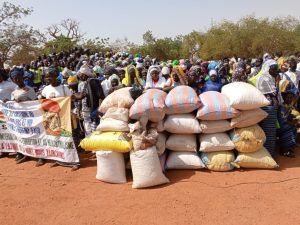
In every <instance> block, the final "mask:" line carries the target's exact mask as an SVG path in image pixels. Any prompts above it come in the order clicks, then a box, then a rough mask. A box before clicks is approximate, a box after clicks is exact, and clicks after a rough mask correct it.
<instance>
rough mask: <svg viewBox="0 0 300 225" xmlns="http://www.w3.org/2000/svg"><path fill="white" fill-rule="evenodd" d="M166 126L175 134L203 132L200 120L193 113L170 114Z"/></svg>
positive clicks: (166, 128)
mask: <svg viewBox="0 0 300 225" xmlns="http://www.w3.org/2000/svg"><path fill="white" fill-rule="evenodd" d="M164 128H165V130H166V131H168V132H170V133H173V134H195V133H201V129H200V124H199V121H198V120H197V119H196V118H195V116H194V115H193V114H175V115H169V116H168V117H167V119H166V121H165V123H164Z"/></svg>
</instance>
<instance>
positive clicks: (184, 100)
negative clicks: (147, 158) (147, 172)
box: [164, 86, 204, 169]
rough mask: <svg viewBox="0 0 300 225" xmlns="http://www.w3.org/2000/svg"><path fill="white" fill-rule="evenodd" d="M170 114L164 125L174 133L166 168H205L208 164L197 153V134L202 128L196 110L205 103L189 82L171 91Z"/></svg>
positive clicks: (169, 100)
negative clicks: (205, 164)
mask: <svg viewBox="0 0 300 225" xmlns="http://www.w3.org/2000/svg"><path fill="white" fill-rule="evenodd" d="M165 104H166V112H167V114H168V117H167V119H166V121H165V122H164V129H165V130H166V131H167V132H169V133H170V136H169V137H168V140H167V142H166V148H167V149H169V150H171V151H170V154H169V156H168V159H167V162H166V169H201V168H203V167H204V164H203V163H202V161H201V159H200V157H199V156H198V154H197V136H196V134H198V133H200V132H201V129H200V125H199V121H198V120H197V119H196V118H195V116H194V115H193V114H192V112H193V111H194V110H196V109H198V108H199V107H200V106H201V102H200V99H199V97H198V96H197V94H196V93H195V91H194V90H193V89H192V88H191V87H188V86H178V87H175V88H174V89H173V90H172V91H170V92H169V94H168V95H167V98H166V101H165Z"/></svg>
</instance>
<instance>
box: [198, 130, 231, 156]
mask: <svg viewBox="0 0 300 225" xmlns="http://www.w3.org/2000/svg"><path fill="white" fill-rule="evenodd" d="M199 141H200V149H199V151H201V152H216V151H229V150H233V149H234V144H233V142H232V141H231V140H230V138H229V136H228V134H227V133H215V134H200V135H199Z"/></svg>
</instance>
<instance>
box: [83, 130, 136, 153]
mask: <svg viewBox="0 0 300 225" xmlns="http://www.w3.org/2000/svg"><path fill="white" fill-rule="evenodd" d="M80 146H81V147H82V148H83V149H84V150H86V151H115V152H129V151H130V150H131V149H132V141H131V139H130V138H129V137H128V135H127V133H126V132H103V133H101V132H99V131H95V132H93V133H92V134H91V135H89V136H88V137H86V138H84V139H83V140H82V141H81V142H80Z"/></svg>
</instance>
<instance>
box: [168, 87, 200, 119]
mask: <svg viewBox="0 0 300 225" xmlns="http://www.w3.org/2000/svg"><path fill="white" fill-rule="evenodd" d="M165 104H166V107H167V108H166V113H167V114H182V113H190V112H193V111H194V110H195V109H198V108H199V107H200V106H201V102H200V99H199V97H198V96H197V94H196V92H195V91H194V89H193V88H191V87H189V86H183V85H182V86H177V87H175V88H174V89H172V90H171V91H170V92H169V94H168V95H167V98H166V101H165Z"/></svg>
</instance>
